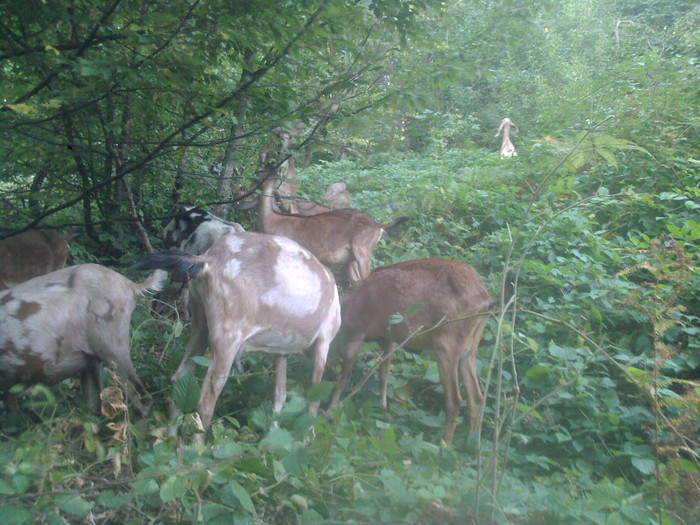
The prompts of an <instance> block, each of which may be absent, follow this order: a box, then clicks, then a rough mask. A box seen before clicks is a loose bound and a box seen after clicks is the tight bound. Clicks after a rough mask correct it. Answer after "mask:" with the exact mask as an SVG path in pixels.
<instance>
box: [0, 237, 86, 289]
mask: <svg viewBox="0 0 700 525" xmlns="http://www.w3.org/2000/svg"><path fill="white" fill-rule="evenodd" d="M75 236H76V234H71V235H68V236H65V237H64V236H62V235H61V234H59V233H57V232H55V231H54V230H47V229H35V230H27V231H24V232H21V233H18V234H17V235H13V236H11V237H6V238H5V239H2V240H0V290H4V289H6V288H11V287H13V286H15V285H17V284H19V283H23V282H24V281H27V280H29V279H32V278H34V277H37V276H39V275H44V274H46V273H49V272H54V271H56V270H60V269H61V268H63V267H64V266H65V265H66V259H67V258H68V253H69V251H70V246H69V243H70V241H71V240H73V238H74V237H75Z"/></svg>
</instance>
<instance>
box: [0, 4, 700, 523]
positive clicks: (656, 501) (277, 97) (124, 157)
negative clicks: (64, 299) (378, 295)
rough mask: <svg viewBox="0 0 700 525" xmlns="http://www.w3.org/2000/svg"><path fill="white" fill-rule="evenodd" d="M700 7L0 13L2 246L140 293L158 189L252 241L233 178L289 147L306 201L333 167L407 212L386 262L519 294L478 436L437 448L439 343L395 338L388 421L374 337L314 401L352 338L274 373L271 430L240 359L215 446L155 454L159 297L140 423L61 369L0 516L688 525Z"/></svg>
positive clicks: (34, 7)
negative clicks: (509, 277)
mask: <svg viewBox="0 0 700 525" xmlns="http://www.w3.org/2000/svg"><path fill="white" fill-rule="evenodd" d="M699 18H700V8H698V5H697V2H695V1H692V0H610V1H596V0H550V1H542V2H517V1H514V0H490V1H488V0H483V1H480V0H472V1H469V0H450V1H438V0H364V1H355V2H348V1H341V0H299V1H288V2H285V1H280V0H255V1H248V0H241V1H236V2H229V1H225V0H208V1H205V0H173V1H171V2H153V1H145V0H141V1H134V0H92V1H89V2H88V1H84V0H70V1H66V0H61V1H56V0H42V1H30V2H27V1H22V2H20V1H17V0H8V1H4V2H3V3H2V5H1V6H0V85H1V86H2V90H1V91H0V94H1V97H2V100H1V101H0V202H1V203H2V214H3V223H2V226H1V229H0V236H2V237H5V236H8V235H10V234H12V233H15V232H18V231H22V230H24V229H27V228H31V227H36V226H42V227H55V228H59V229H61V230H62V231H64V232H69V231H74V230H77V231H80V232H81V236H80V237H79V238H78V239H76V240H75V241H74V242H73V244H72V258H73V263H82V262H99V263H100V264H104V265H107V266H109V267H111V268H114V269H116V270H117V271H120V272H121V273H123V274H125V275H127V276H129V277H130V278H132V279H134V280H142V279H143V278H144V277H145V274H143V273H142V272H141V273H139V272H135V271H134V270H133V269H132V268H131V266H132V265H133V263H134V262H135V261H136V260H137V259H138V258H139V257H140V256H141V255H143V254H144V253H145V252H146V251H149V250H151V249H159V248H160V247H161V243H162V241H161V234H162V226H163V224H164V222H167V220H169V218H170V217H171V216H172V209H173V205H174V204H175V203H178V202H189V203H193V204H197V205H200V206H203V207H205V208H206V209H208V210H210V211H212V212H214V213H216V214H217V215H219V216H221V217H225V218H228V219H232V220H236V221H238V222H240V223H241V224H243V225H244V226H245V227H246V228H247V229H253V228H254V227H255V213H254V212H250V211H241V210H239V209H238V208H237V207H236V205H235V203H236V198H234V195H235V192H236V191H237V190H246V191H247V190H248V189H249V188H251V187H252V188H253V190H254V188H255V183H256V180H255V173H256V169H258V168H259V167H261V165H262V163H265V164H266V165H273V166H281V165H282V164H283V163H284V162H285V161H286V160H288V159H289V158H293V159H294V161H295V164H296V169H297V180H298V182H299V194H300V195H301V196H302V197H305V198H309V199H314V200H318V201H320V200H321V196H322V195H323V192H324V191H325V188H326V187H327V186H328V184H329V183H331V182H335V181H343V182H345V183H346V184H347V186H348V189H349V191H350V193H351V198H352V203H353V206H354V207H356V208H360V209H362V210H364V211H366V212H367V213H369V214H370V215H371V216H372V217H373V218H375V219H376V220H377V221H379V222H386V221H388V220H390V219H391V218H393V217H396V216H399V215H407V216H409V217H410V221H409V222H408V223H407V225H405V226H404V227H403V228H402V229H401V230H400V231H399V232H397V233H396V234H394V235H392V236H386V237H384V238H383V239H382V240H381V241H380V243H379V245H378V246H377V249H376V250H375V252H374V254H373V259H372V265H373V267H376V266H380V265H384V264H391V263H394V262H398V261H403V260H407V259H413V258H421V257H433V256H436V257H437V256H439V257H446V258H451V259H455V260H459V261H464V262H467V263H469V264H471V265H473V266H474V267H475V268H476V269H477V270H478V271H479V273H480V274H481V275H482V276H483V278H484V280H485V281H486V282H487V284H488V287H489V289H490V291H491V293H492V294H494V295H496V294H498V291H499V289H500V288H501V285H502V282H503V275H504V273H505V271H506V270H507V269H508V268H511V269H513V270H514V271H515V272H516V274H517V276H518V280H517V295H516V300H515V302H514V303H513V305H512V307H511V308H510V309H509V311H508V312H505V313H503V314H498V315H494V316H493V318H492V319H491V320H490V321H489V325H488V326H487V328H486V332H485V335H484V338H483V340H482V343H481V350H480V354H479V359H478V363H479V376H480V380H481V382H482V386H483V390H484V392H485V404H484V408H483V424H482V425H481V426H480V428H479V430H478V432H477V433H475V434H473V435H468V434H467V429H466V425H465V424H464V422H463V421H462V422H461V423H460V424H459V425H458V427H457V433H456V436H455V440H454V443H453V445H452V446H451V447H445V446H442V445H441V443H440V436H441V432H442V425H443V420H444V419H443V418H444V415H443V414H442V412H441V409H442V397H441V395H442V393H441V388H440V383H439V380H438V374H437V368H436V365H435V362H434V360H433V358H432V356H431V355H430V353H429V352H426V353H422V354H421V353H419V354H411V353H404V352H399V353H398V354H399V355H397V356H396V358H395V361H394V362H395V364H394V366H393V368H392V376H391V379H390V391H389V409H388V410H387V411H382V410H381V409H380V408H379V405H378V403H377V401H376V393H377V391H378V386H379V385H378V380H377V378H376V374H372V372H373V370H374V368H376V364H375V361H376V358H377V357H378V356H379V354H380V351H379V349H378V347H376V346H375V345H373V344H367V345H366V347H365V349H364V357H363V358H362V359H359V360H358V361H362V362H358V363H357V364H356V367H355V375H354V377H353V381H354V383H355V385H359V384H360V383H361V382H362V381H363V380H365V379H366V378H365V377H364V376H365V374H369V375H370V377H369V379H368V380H367V382H366V384H365V385H364V387H363V388H361V389H354V390H357V391H355V392H353V395H352V396H351V397H349V398H348V399H347V400H346V401H345V403H343V404H342V405H341V406H340V407H338V408H337V409H335V410H334V411H333V413H332V417H325V416H319V417H318V418H313V417H311V416H310V415H308V414H307V413H306V409H305V401H306V400H308V399H318V400H321V401H322V403H323V402H325V400H326V399H327V396H328V393H329V389H330V387H332V381H333V380H334V378H335V375H336V374H337V371H338V368H339V357H340V356H339V351H340V349H339V348H333V349H332V350H331V359H330V361H329V365H328V367H327V370H326V374H325V376H324V379H325V381H324V382H322V383H321V384H320V386H319V387H317V388H314V389H311V390H309V389H308V384H307V378H308V369H309V363H308V362H307V361H306V360H304V359H303V358H299V359H293V360H290V377H289V385H288V386H289V389H290V390H291V392H290V394H289V398H288V402H287V404H286V405H285V408H284V410H283V412H282V414H281V415H280V416H279V417H278V418H277V421H278V426H277V427H275V426H273V425H271V423H272V421H273V415H272V410H271V397H272V396H271V392H272V384H271V377H272V364H271V361H270V360H269V359H268V358H266V357H265V356H259V355H246V356H245V359H244V368H245V370H246V372H245V373H244V374H238V373H235V372H234V373H233V375H232V377H231V379H230V380H229V382H228V385H227V386H226V389H225V390H224V393H223V395H222V397H221V398H220V399H219V402H218V405H217V412H216V420H215V422H214V424H213V426H212V431H211V433H210V435H209V437H208V440H207V442H206V445H204V446H196V445H192V444H190V440H189V439H187V437H186V436H185V437H184V438H177V439H175V438H168V437H166V426H167V406H168V402H169V399H170V396H171V385H170V381H169V378H170V376H171V375H172V372H173V370H174V369H175V367H176V366H177V364H178V363H179V359H180V358H181V356H182V351H183V348H184V345H185V344H186V340H187V334H188V326H187V323H186V322H185V321H183V320H182V319H180V318H179V317H178V313H177V310H176V308H175V307H174V306H173V302H172V300H171V299H172V298H173V297H174V296H175V292H173V293H172V294H171V295H172V296H171V297H168V296H165V297H164V298H162V299H160V301H159V302H156V303H148V302H143V303H142V304H141V305H140V306H139V307H138V309H137V311H136V312H135V313H134V316H133V318H132V340H131V345H132V357H133V360H134V361H135V363H136V365H137V368H138V370H139V373H140V375H141V378H142V379H143V381H144V383H145V384H146V386H147V387H148V389H149V390H150V391H151V392H152V393H153V395H154V398H155V399H156V405H155V406H154V408H153V410H152V412H151V414H150V415H149V416H148V417H146V418H136V417H133V416H131V415H130V414H129V412H124V411H121V412H119V413H118V414H116V415H115V417H114V418H113V419H111V420H109V419H107V418H103V417H92V416H90V415H88V414H87V413H86V412H85V410H84V406H83V405H82V404H81V401H80V394H79V388H78V386H77V381H66V382H64V383H63V384H61V385H60V386H59V387H54V388H51V389H48V388H46V387H43V386H41V385H38V386H35V387H32V388H16V389H14V391H15V393H16V394H17V395H18V398H19V406H20V411H19V413H14V414H11V413H7V412H2V413H1V414H0V458H1V459H0V498H1V501H2V503H3V504H2V515H3V520H2V521H3V522H4V523H52V524H53V523H120V524H126V523H133V524H136V523H199V522H203V523H207V524H214V523H232V522H233V523H274V524H282V523H303V524H308V523H373V524H374V523H416V524H450V523H454V524H463V523H470V522H474V523H504V524H505V523H511V524H528V525H536V524H552V523H567V524H569V523H594V524H606V525H617V524H692V523H698V521H699V520H700V474H699V472H700V471H699V462H698V453H700V443H699V439H700V417H699V412H700V383H699V379H700V337H699V335H700V323H699V322H698V316H699V315H700V292H699V291H698V290H699V288H700V286H699V285H700V277H699V276H698V272H697V264H698V246H699V244H700V219H699V217H698V210H699V209H700V171H699V167H700V158H699V157H698V151H700V149H699V146H700V137H699V134H698V132H699V128H700V114H699V113H698V107H699V104H698V103H699V102H700V101H699V88H700V86H699V82H698V79H699V78H700V74H699V73H700V72H699V71H698V69H699V66H700V63H699V61H698V60H699V58H698V57H699V56H700V54H699V51H700V39H699V35H700V32H699V31H698V26H697V24H698V19H699ZM504 117H509V118H510V119H511V120H512V121H513V122H514V123H515V124H516V125H517V127H518V129H519V132H518V134H517V135H511V139H512V141H513V142H514V144H515V147H516V150H517V152H518V156H517V157H511V158H503V157H501V156H500V155H499V154H498V150H499V146H500V138H496V137H495V135H496V131H497V130H498V125H499V122H500V121H501V119H502V118H504ZM173 289H175V288H174V287H173ZM463 412H464V410H463ZM312 428H313V432H312V431H311V429H312Z"/></svg>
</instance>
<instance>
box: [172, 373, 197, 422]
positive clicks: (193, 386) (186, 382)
mask: <svg viewBox="0 0 700 525" xmlns="http://www.w3.org/2000/svg"><path fill="white" fill-rule="evenodd" d="M199 394H200V389H199V383H198V382H197V379H196V378H195V377H194V374H192V373H191V372H188V373H187V374H185V375H184V376H182V377H181V378H180V379H178V380H177V381H175V384H173V390H172V398H173V403H175V406H176V407H177V408H179V409H180V410H182V411H183V412H192V411H193V410H194V409H195V408H197V402H198V401H199Z"/></svg>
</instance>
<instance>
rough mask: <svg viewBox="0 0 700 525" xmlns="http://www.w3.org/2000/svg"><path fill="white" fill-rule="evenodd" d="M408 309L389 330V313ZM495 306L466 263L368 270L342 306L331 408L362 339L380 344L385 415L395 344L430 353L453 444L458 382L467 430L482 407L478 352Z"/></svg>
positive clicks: (447, 437) (433, 261) (423, 262)
mask: <svg viewBox="0 0 700 525" xmlns="http://www.w3.org/2000/svg"><path fill="white" fill-rule="evenodd" d="M412 305H415V306H414V308H417V310H418V311H416V312H415V313H412V314H411V315H407V316H405V317H404V319H403V321H402V322H400V323H396V324H390V323H389V320H390V317H391V316H392V315H393V314H397V313H398V314H403V313H404V312H406V311H407V309H409V307H411V306H412ZM495 305H496V299H495V298H494V297H491V295H489V293H488V292H487V290H486V286H485V285H484V281H483V280H482V279H481V277H479V274H477V273H476V271H475V270H474V268H472V267H471V266H469V265H468V264H464V263H460V262H456V261H449V260H446V259H417V260H413V261H405V262H401V263H398V264H393V265H390V266H384V267H382V268H378V269H376V270H374V271H373V272H372V273H371V274H370V276H369V277H368V278H367V279H364V280H363V281H362V282H360V283H359V284H358V285H357V286H356V287H355V288H354V289H353V290H352V291H351V292H350V293H349V294H348V295H346V296H345V297H343V299H342V301H341V313H342V325H341V333H343V334H345V335H346V336H347V338H348V340H347V346H346V347H345V350H344V360H343V367H342V372H341V374H340V378H339V379H338V381H337V383H336V386H335V390H334V392H333V396H332V398H331V402H330V408H333V407H334V406H336V404H337V403H338V401H339V399H340V394H341V392H342V391H343V389H344V388H345V384H346V382H347V379H348V377H349V375H350V372H351V370H352V366H353V363H354V361H355V358H356V357H357V354H358V352H359V349H360V345H361V344H362V342H363V341H364V340H365V339H369V340H374V341H380V342H382V343H383V347H384V355H383V356H382V357H383V360H382V363H381V366H380V370H379V374H380V380H381V399H380V404H381V406H382V407H383V408H386V389H387V379H388V376H389V366H390V363H391V356H392V354H393V353H394V351H395V350H396V347H397V344H398V343H403V342H405V345H404V346H405V347H406V348H408V349H412V350H421V349H428V348H430V349H431V350H432V351H433V353H434V354H435V359H436V360H437V364H438V371H439V373H440V382H441V384H442V388H443V391H444V394H445V434H444V441H445V443H446V444H448V445H449V444H451V443H452V437H453V435H454V429H455V425H456V421H457V415H458V414H459V404H460V402H461V400H462V398H461V396H460V393H459V381H461V383H462V385H463V387H464V389H465V391H466V397H467V404H468V406H469V417H470V420H469V429H470V432H471V431H473V430H474V429H475V428H476V425H477V422H478V418H479V409H480V406H481V401H482V395H481V389H480V388H479V380H478V378H477V376H476V353H477V349H478V346H479V341H480V339H481V334H482V332H483V330H484V326H485V325H486V320H487V318H488V315H487V314H488V313H489V312H490V311H491V309H492V308H493V307H494V306H495ZM409 337H410V339H409ZM406 339H408V341H406Z"/></svg>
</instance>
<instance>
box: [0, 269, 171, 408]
mask: <svg viewBox="0 0 700 525" xmlns="http://www.w3.org/2000/svg"><path fill="white" fill-rule="evenodd" d="M165 277H166V274H165V272H154V273H153V275H151V276H150V277H149V278H148V279H146V281H144V282H143V283H140V284H137V283H133V282H131V281H130V280H129V279H127V278H126V277H123V276H122V275H120V274H118V273H117V272H115V271H113V270H110V269H109V268H106V267H104V266H100V265H97V264H80V265H77V266H71V267H69V268H64V269H63V270H59V271H56V272H53V273H49V274H46V275H41V276H39V277H35V278H34V279H31V280H29V281H26V282H24V283H21V284H18V285H17V286H15V287H14V288H11V289H10V290H5V291H4V292H0V390H3V391H5V390H7V389H8V388H9V387H10V386H12V385H14V384H17V383H22V384H25V385H29V384H33V383H37V382H43V383H46V384H49V385H51V384H55V383H58V382H60V381H62V380H64V379H66V378H68V377H71V376H74V375H76V374H80V376H81V380H82V386H83V396H84V397H85V401H86V402H87V405H88V407H89V409H90V410H91V411H92V412H94V413H97V414H99V411H100V390H101V386H100V385H101V380H100V363H104V364H107V365H110V364H114V365H115V367H116V368H115V370H116V372H117V374H118V375H119V376H120V377H121V378H122V379H123V380H124V382H125V383H126V384H127V385H128V388H129V391H130V393H132V394H133V393H134V392H133V390H134V389H135V390H136V391H137V392H138V394H139V395H141V396H144V397H147V393H146V390H145V388H144V387H143V385H142V384H141V381H140V380H139V378H138V376H137V375H136V371H135V370H134V366H133V364H132V363H131V357H130V355H129V322H130V320H131V313H132V312H133V310H134V307H135V305H136V300H137V299H138V297H139V296H140V295H142V294H143V293H144V292H146V291H158V290H160V288H161V286H162V283H163V281H164V279H165ZM131 401H132V402H133V404H134V407H135V408H136V409H137V410H139V411H140V412H144V407H143V405H142V403H141V400H140V399H139V396H137V395H134V396H132V397H131Z"/></svg>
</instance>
